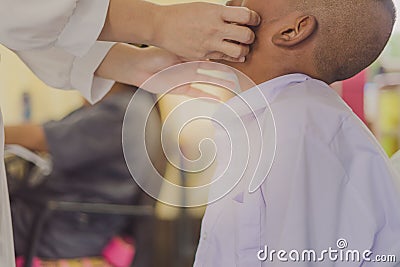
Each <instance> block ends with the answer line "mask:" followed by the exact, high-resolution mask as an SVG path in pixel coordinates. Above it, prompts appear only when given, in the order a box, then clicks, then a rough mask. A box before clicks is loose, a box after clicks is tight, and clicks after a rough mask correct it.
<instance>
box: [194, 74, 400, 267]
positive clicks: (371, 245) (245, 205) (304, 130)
mask: <svg viewBox="0 0 400 267" xmlns="http://www.w3.org/2000/svg"><path fill="white" fill-rule="evenodd" d="M259 87H260V88H261V92H262V94H263V95H264V96H265V98H266V99H267V100H268V101H269V103H270V106H271V110H272V114H273V116H274V119H275V124H276V133H277V135H276V137H277V139H276V141H277V144H276V147H277V150H276V157H275V160H274V163H273V165H272V168H271V171H270V173H269V174H268V175H267V177H266V179H265V180H264V182H263V183H262V185H261V186H260V187H259V188H258V190H256V191H255V192H254V193H249V181H250V180H251V179H252V176H253V173H254V166H256V165H255V164H256V162H255V159H257V155H258V154H257V151H256V150H255V151H256V152H255V157H253V158H252V154H251V153H250V161H249V164H248V167H249V168H247V170H246V171H245V173H244V176H243V179H242V180H241V182H240V183H239V184H238V186H236V187H235V188H234V190H232V191H231V192H230V193H229V194H227V195H226V196H225V197H224V198H222V199H220V200H219V201H217V202H215V203H213V204H210V205H209V206H208V207H207V210H206V214H205V216H204V219H203V225H202V231H201V238H200V243H199V247H198V250H197V254H196V261H195V264H194V266H196V267H200V266H203V267H220V266H223V267H225V266H240V267H247V266H252V267H254V266H304V267H306V266H307V267H308V266H377V263H376V262H366V261H361V262H344V261H341V260H336V261H333V260H330V258H329V257H328V255H327V254H324V255H323V256H322V257H324V261H322V262H310V261H301V257H300V258H299V260H300V261H296V254H292V256H291V258H289V255H288V254H286V256H283V257H281V258H282V259H283V260H285V257H286V259H287V260H288V261H287V262H283V261H280V260H279V259H278V256H277V254H276V253H275V255H272V256H273V257H272V259H273V260H271V257H270V256H271V255H268V254H269V253H267V255H268V256H269V257H268V258H267V259H265V258H264V259H262V260H260V259H259V256H260V257H261V258H263V257H264V256H265V255H266V254H265V253H264V252H266V251H267V250H268V252H271V250H276V251H279V250H284V251H286V252H287V253H290V252H291V251H293V250H297V251H298V252H299V253H300V255H301V253H302V252H303V250H314V251H315V252H316V253H317V257H316V258H317V260H318V258H321V259H322V257H321V253H322V252H323V251H324V250H328V249H329V248H330V247H331V248H332V249H333V250H335V249H336V250H338V251H342V252H344V253H347V251H348V250H355V249H358V250H359V251H360V253H363V252H364V251H365V250H370V251H371V252H372V255H369V254H368V255H367V256H369V258H370V259H375V256H378V255H395V256H397V262H396V263H394V262H391V263H390V262H387V263H386V264H385V263H381V264H379V266H398V264H399V261H400V198H399V192H398V191H397V189H396V188H395V186H394V181H393V173H392V170H391V168H390V166H389V164H388V158H387V156H386V155H385V154H384V152H383V150H382V149H381V147H380V146H379V144H378V143H377V141H376V140H375V138H374V137H373V136H372V134H371V133H370V132H369V130H368V129H367V128H366V127H365V126H364V125H363V124H362V122H361V121H360V120H359V119H358V118H357V117H356V115H354V113H353V112H352V111H351V110H350V108H349V107H348V106H347V105H346V104H345V103H344V102H343V101H342V99H340V97H339V96H338V95H337V94H336V93H335V92H334V91H333V90H332V89H331V88H330V87H329V86H328V85H326V84H325V83H323V82H321V81H318V80H314V79H311V78H309V77H307V76H305V75H301V74H293V75H287V76H283V77H279V78H276V79H274V80H271V81H269V82H266V83H264V84H262V85H260V86H259ZM241 97H242V98H243V99H244V100H246V101H247V102H248V103H253V105H252V106H255V107H256V108H255V109H253V110H254V112H255V115H256V117H257V118H258V119H259V121H260V122H261V130H262V132H263V133H264V134H266V135H264V137H263V138H267V139H268V138H270V136H269V135H268V132H270V131H273V128H271V123H266V121H265V120H264V119H263V118H268V117H269V116H266V114H267V113H269V110H268V109H267V105H264V107H263V108H262V106H260V105H259V103H261V102H262V101H261V102H260V96H259V94H258V90H257V89H256V88H253V89H250V90H248V91H245V92H244V93H242V94H241ZM240 102H243V101H241V100H238V98H237V97H236V98H235V99H233V100H232V101H230V102H228V104H230V105H231V108H232V109H233V110H238V109H239V112H238V114H239V115H240V117H241V119H242V122H243V124H244V126H245V127H246V129H247V132H248V134H249V140H250V148H254V147H258V146H259V144H258V141H256V143H257V144H255V145H252V143H253V140H257V139H253V138H252V136H257V133H254V131H257V127H255V123H254V122H255V121H256V120H255V118H254V116H251V113H250V112H247V113H246V112H242V111H240V110H241V109H242V108H241V107H240V105H239V108H237V103H240ZM227 121H228V122H229V120H227ZM227 128H229V127H227ZM220 130H221V129H220ZM220 130H218V129H217V137H216V145H217V148H219V149H220V150H218V159H217V160H218V164H220V163H221V162H222V163H223V164H225V163H227V162H229V161H230V160H232V159H229V160H228V159H227V157H228V156H229V155H230V153H229V152H228V151H226V148H227V147H228V146H227V145H226V142H225V143H224V141H223V140H220V137H221V136H223V134H221V133H219V132H221V131H220ZM231 134H233V135H235V133H231ZM231 139H232V140H233V138H231ZM264 141H268V140H266V139H265V140H264ZM224 149H225V150H224ZM252 151H254V150H252ZM267 154H268V153H267ZM269 154H270V153H269ZM233 160H234V159H233ZM263 162H266V161H264V160H262V161H261V164H262V163H263ZM236 165H238V162H234V164H233V169H235V167H234V166H236ZM218 169H220V170H222V169H223V168H218ZM231 173H232V172H231ZM217 174H218V173H217ZM236 178H237V177H232V179H233V180H235V179H236ZM258 178H260V177H258ZM262 178H264V177H262ZM261 180H262V179H261ZM217 191H218V190H217ZM212 193H213V190H212V189H211V196H212ZM343 239H345V240H346V241H345V242H341V243H340V245H342V244H345V245H346V243H347V246H345V247H344V248H343V249H342V250H340V249H339V247H338V246H337V243H338V241H343ZM266 246H267V247H266ZM338 253H339V252H338ZM338 255H339V254H338ZM281 256H282V255H281ZM361 256H362V255H361ZM305 257H307V256H305ZM367 258H368V257H367ZM333 259H334V256H333ZM344 259H345V258H344ZM263 260H265V261H263ZM312 260H313V258H312ZM350 260H351V257H350ZM361 260H362V258H361Z"/></svg>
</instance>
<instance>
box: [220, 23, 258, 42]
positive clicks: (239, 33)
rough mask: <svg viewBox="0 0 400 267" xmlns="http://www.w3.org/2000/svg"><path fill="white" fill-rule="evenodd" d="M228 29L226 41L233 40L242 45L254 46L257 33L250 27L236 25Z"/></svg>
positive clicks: (229, 26) (231, 25)
mask: <svg viewBox="0 0 400 267" xmlns="http://www.w3.org/2000/svg"><path fill="white" fill-rule="evenodd" d="M225 27H226V33H225V36H224V39H225V40H233V41H236V42H238V43H242V44H252V43H254V40H255V39H256V35H255V33H254V32H253V31H252V30H250V29H249V28H248V27H245V26H240V25H236V24H228V25H226V26H225Z"/></svg>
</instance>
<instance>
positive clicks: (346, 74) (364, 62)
mask: <svg viewBox="0 0 400 267" xmlns="http://www.w3.org/2000/svg"><path fill="white" fill-rule="evenodd" d="M298 8H299V9H300V10H302V11H305V12H310V14H312V15H314V16H316V18H317V21H318V37H317V40H316V48H315V51H314V53H313V55H314V58H313V61H314V63H315V68H316V71H317V73H318V74H319V75H320V76H321V77H325V78H326V80H327V81H328V82H334V81H340V80H345V79H348V78H350V77H352V76H354V75H355V74H357V73H359V72H360V71H362V70H363V69H365V68H366V67H368V66H369V65H370V64H372V63H373V62H374V61H375V60H376V59H377V58H378V56H379V55H380V54H381V52H382V50H383V49H384V47H385V46H386V44H387V42H388V40H389V38H390V35H391V33H392V30H393V26H394V23H395V20H396V11H395V7H394V4H393V2H392V0H304V1H300V0H299V1H298Z"/></svg>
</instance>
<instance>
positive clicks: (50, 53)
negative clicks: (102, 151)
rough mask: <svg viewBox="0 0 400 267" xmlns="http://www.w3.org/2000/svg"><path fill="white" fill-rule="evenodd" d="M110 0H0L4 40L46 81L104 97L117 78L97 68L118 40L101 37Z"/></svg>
mask: <svg viewBox="0 0 400 267" xmlns="http://www.w3.org/2000/svg"><path fill="white" fill-rule="evenodd" d="M108 5H109V0H58V1H52V0H35V1H29V0H0V6H1V7H2V8H1V9H0V43H1V44H3V45H5V46H6V47H8V48H9V49H11V50H12V51H14V52H15V53H16V54H17V55H18V56H19V57H20V58H21V59H22V60H23V61H24V62H25V64H26V65H27V66H28V67H29V68H30V69H31V70H32V72H33V73H35V74H36V75H37V76H38V77H39V78H40V79H41V80H43V81H44V82H45V83H46V84H48V85H50V86H53V87H55V88H59V89H76V90H79V91H80V92H82V95H83V96H84V97H85V98H87V99H88V101H89V102H91V103H94V102H96V101H98V100H100V99H101V98H102V97H103V96H104V95H105V94H106V93H107V92H108V91H109V89H110V88H111V87H112V85H113V83H114V82H113V81H110V80H105V79H101V78H98V77H94V72H95V70H96V69H97V67H98V66H99V65H100V63H101V62H102V61H103V59H104V57H105V56H106V54H107V53H108V51H109V50H110V48H111V47H112V46H113V45H114V43H111V42H97V41H96V40H97V38H98V36H99V34H100V33H101V30H102V28H103V26H104V22H105V19H106V15H107V10H108Z"/></svg>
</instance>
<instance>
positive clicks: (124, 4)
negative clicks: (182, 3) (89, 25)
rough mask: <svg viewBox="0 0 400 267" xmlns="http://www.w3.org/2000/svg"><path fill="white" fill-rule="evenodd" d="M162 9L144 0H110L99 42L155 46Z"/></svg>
mask: <svg viewBox="0 0 400 267" xmlns="http://www.w3.org/2000/svg"><path fill="white" fill-rule="evenodd" d="M161 9H162V7H161V6H159V5H156V4H153V3H149V2H146V1H142V0H110V6H109V10H108V14H107V18H106V22H105V24H104V27H103V30H102V32H101V34H100V36H99V40H103V41H117V42H125V43H139V44H150V45H153V44H154V39H155V30H156V25H157V24H158V23H157V20H156V18H157V16H158V15H159V13H160V11H161Z"/></svg>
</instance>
